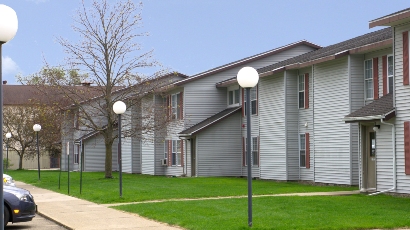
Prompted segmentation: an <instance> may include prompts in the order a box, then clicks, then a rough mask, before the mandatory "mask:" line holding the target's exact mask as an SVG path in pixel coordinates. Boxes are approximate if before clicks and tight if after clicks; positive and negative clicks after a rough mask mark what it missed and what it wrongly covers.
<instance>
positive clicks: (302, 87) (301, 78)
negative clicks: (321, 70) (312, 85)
mask: <svg viewBox="0 0 410 230" xmlns="http://www.w3.org/2000/svg"><path fill="white" fill-rule="evenodd" d="M301 97H303V100H301ZM301 101H303V104H301V103H300V102H301ZM298 106H299V109H304V108H305V75H303V74H301V75H299V76H298Z"/></svg>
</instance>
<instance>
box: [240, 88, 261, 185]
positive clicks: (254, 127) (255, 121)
mask: <svg viewBox="0 0 410 230" xmlns="http://www.w3.org/2000/svg"><path fill="white" fill-rule="evenodd" d="M255 87H257V95H258V96H257V98H258V100H259V97H260V95H259V84H258V85H257V86H255ZM241 91H242V90H241ZM245 91H246V89H244V90H243V91H242V93H244V95H245V94H246V93H245ZM241 98H242V97H241ZM243 98H244V100H245V96H244V97H243ZM240 103H242V101H241V102H240ZM256 103H257V104H258V105H257V107H259V102H258V101H257V102H256ZM258 110H259V108H258V109H257V114H253V115H252V116H251V136H252V137H259V114H258V112H259V111H258ZM241 116H242V115H241ZM246 119H247V118H246V116H243V117H242V125H244V128H243V129H241V130H242V137H243V138H246V136H247V128H248V125H247V121H246ZM239 125H240V124H239ZM243 157H246V156H244V154H242V161H243V160H244V159H243ZM247 175H248V168H247V166H243V168H242V176H247ZM252 177H260V172H259V167H258V166H257V165H255V166H254V165H252Z"/></svg>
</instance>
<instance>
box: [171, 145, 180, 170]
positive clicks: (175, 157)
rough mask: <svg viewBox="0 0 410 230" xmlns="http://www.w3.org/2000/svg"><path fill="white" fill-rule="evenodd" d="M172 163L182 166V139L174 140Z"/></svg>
mask: <svg viewBox="0 0 410 230" xmlns="http://www.w3.org/2000/svg"><path fill="white" fill-rule="evenodd" d="M172 165H173V166H181V141H179V140H172Z"/></svg>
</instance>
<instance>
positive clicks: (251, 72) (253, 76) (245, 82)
mask: <svg viewBox="0 0 410 230" xmlns="http://www.w3.org/2000/svg"><path fill="white" fill-rule="evenodd" d="M236 78H237V81H238V84H239V85H240V86H241V87H242V88H245V89H246V108H245V111H246V126H247V130H246V161H247V163H248V226H249V227H252V167H251V165H252V162H251V116H252V113H251V88H253V87H255V86H256V85H257V84H258V81H259V74H258V72H257V71H256V70H255V69H254V68H252V67H248V66H247V67H243V68H242V69H240V70H239V72H238V75H237V76H236Z"/></svg>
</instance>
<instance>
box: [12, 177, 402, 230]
mask: <svg viewBox="0 0 410 230" xmlns="http://www.w3.org/2000/svg"><path fill="white" fill-rule="evenodd" d="M7 173H8V174H10V175H11V176H13V178H14V179H15V180H17V181H23V182H26V183H29V184H33V185H35V186H38V187H41V188H46V189H50V190H53V191H56V192H60V193H63V194H67V189H68V186H67V172H63V173H62V177H61V189H58V178H59V171H42V172H41V181H38V178H37V171H32V170H30V171H28V170H17V171H9V172H7ZM113 175H114V177H115V178H114V179H105V178H104V173H91V172H87V173H83V189H82V194H80V192H79V190H80V189H79V187H80V185H79V184H80V173H79V172H71V173H70V195H71V196H75V197H78V198H81V199H85V200H89V201H92V202H95V203H104V204H108V203H121V202H137V201H149V200H163V201H164V202H158V203H139V204H126V205H122V206H116V207H114V208H115V209H119V210H124V211H128V212H132V213H137V214H139V215H141V216H145V217H147V218H150V219H154V220H158V221H161V222H164V223H169V224H171V225H178V226H181V227H183V228H186V229H192V230H199V229H201V230H202V229H204V230H206V229H211V230H212V229H233V230H236V229H238V230H241V229H249V227H248V226H247V218H248V216H247V209H248V207H247V198H223V199H216V200H190V201H187V200H183V198H204V197H225V196H239V195H247V180H246V178H229V177H213V178H212V177H209V178H180V177H165V176H147V175H135V174H123V197H122V198H120V197H119V189H118V187H119V185H118V184H119V181H118V174H117V173H114V174H113ZM356 189H357V187H338V186H313V185H306V184H299V183H295V182H274V181H267V180H253V194H254V195H265V194H280V193H296V192H326V191H342V190H344V191H349V190H356ZM168 199H181V200H180V201H167V200H168ZM409 213H410V198H399V197H393V196H387V195H378V196H365V195H352V196H332V197H329V196H310V197H297V196H293V197H284V196H281V197H253V227H252V229H254V230H255V229H258V230H259V229H381V228H389V229H392V228H403V227H409V226H410V218H409V217H410V214H409Z"/></svg>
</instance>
